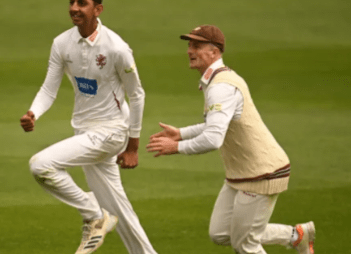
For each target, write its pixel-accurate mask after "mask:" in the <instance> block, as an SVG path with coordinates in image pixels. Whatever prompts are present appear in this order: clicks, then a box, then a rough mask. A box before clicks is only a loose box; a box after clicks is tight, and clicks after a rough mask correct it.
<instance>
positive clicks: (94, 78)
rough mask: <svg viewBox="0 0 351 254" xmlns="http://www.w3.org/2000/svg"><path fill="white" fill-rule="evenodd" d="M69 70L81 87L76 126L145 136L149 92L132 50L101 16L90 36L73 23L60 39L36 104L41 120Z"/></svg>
mask: <svg viewBox="0 0 351 254" xmlns="http://www.w3.org/2000/svg"><path fill="white" fill-rule="evenodd" d="M64 73H66V75H67V76H68V78H69V80H70V81H71V83H72V86H73V89H74V92H75V100H74V110H73V115H72V121H71V124H72V127H73V128H75V129H89V128H95V127H112V128H118V129H121V130H129V134H130V137H134V138H137V137H139V136H140V131H141V123H142V116H143V109H144V99H145V92H144V90H143V88H142V86H141V83H140V79H139V75H138V71H137V68H136V65H135V61H134V57H133V54H132V50H131V49H130V48H129V46H128V44H127V43H125V42H124V41H123V40H122V38H121V37H120V36H118V35H117V34H116V33H115V32H113V31H112V30H110V29H108V28H107V27H105V26H103V25H102V24H101V21H100V19H98V27H97V29H96V30H95V32H94V33H93V34H92V35H90V36H89V37H88V38H83V37H82V36H81V35H80V33H79V31H78V28H77V27H73V28H71V29H69V30H67V31H65V32H64V33H62V34H60V35H59V36H57V37H56V38H55V39H54V42H53V44H52V48H51V54H50V60H49V67H48V71H47V75H46V79H45V81H44V83H43V85H42V86H41V88H40V90H39V92H38V93H37V95H36V97H35V99H34V101H33V103H32V106H31V108H30V110H31V111H33V113H34V115H35V117H36V119H38V118H39V117H40V116H41V115H42V114H43V113H44V112H46V111H47V110H48V109H49V108H50V107H51V105H52V104H53V102H54V100H55V99H56V95H57V92H58V89H59V87H60V85H61V81H62V76H63V74H64ZM125 95H127V96H128V98H129V106H130V110H129V106H128V104H127V102H126V101H125Z"/></svg>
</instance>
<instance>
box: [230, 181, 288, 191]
mask: <svg viewBox="0 0 351 254" xmlns="http://www.w3.org/2000/svg"><path fill="white" fill-rule="evenodd" d="M226 184H227V185H228V186H230V187H231V188H233V189H236V190H241V191H248V192H252V193H256V194H261V195H272V194H276V193H281V192H283V191H285V190H287V189H288V184H289V177H284V178H278V179H272V180H262V181H258V182H243V183H231V182H228V181H227V180H226Z"/></svg>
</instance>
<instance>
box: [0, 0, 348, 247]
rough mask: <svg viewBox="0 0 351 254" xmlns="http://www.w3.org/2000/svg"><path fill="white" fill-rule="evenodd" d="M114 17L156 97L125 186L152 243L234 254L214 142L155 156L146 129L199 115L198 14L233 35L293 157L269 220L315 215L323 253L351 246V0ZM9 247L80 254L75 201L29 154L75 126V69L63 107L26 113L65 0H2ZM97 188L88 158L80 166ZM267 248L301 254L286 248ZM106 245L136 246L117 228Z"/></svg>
mask: <svg viewBox="0 0 351 254" xmlns="http://www.w3.org/2000/svg"><path fill="white" fill-rule="evenodd" d="M105 2H106V3H105V11H104V13H103V14H102V16H101V20H102V22H103V24H105V25H107V26H108V27H110V28H111V29H113V30H114V31H116V32H117V33H118V34H120V35H121V36H122V37H123V38H124V39H125V40H126V41H127V42H128V43H129V44H130V46H131V47H132V48H133V50H134V55H135V59H136V61H137V65H138V68H139V74H140V76H141V79H142V82H143V86H144V89H145V91H146V106H145V113H144V122H143V131H142V138H141V147H140V165H139V167H138V168H137V169H135V170H126V171H122V172H121V174H122V179H123V182H124V187H125V189H126V192H127V194H128V196H129V198H130V200H131V202H132V204H133V206H134V209H135V210H136V212H137V214H138V215H139V218H140V220H141V223H142V225H143V226H144V228H145V230H146V232H147V234H148V236H149V238H150V240H151V242H152V243H153V245H154V247H155V249H156V250H157V251H158V252H159V253H160V254H162V253H167V254H182V253H192V254H197V253H198V254H200V253H201V254H212V253H219V254H221V253H223V254H224V253H233V251H232V250H231V248H230V247H219V246H216V245H214V244H213V243H212V242H211V241H210V240H209V237H208V233H207V232H208V224H209V219H210V214H211V211H212V207H213V204H214V201H215V199H216V196H217V194H218V192H219V189H220V188H221V185H222V183H223V179H224V170H223V168H222V164H221V162H220V159H219V156H218V153H217V152H212V153H209V154H206V155H200V156H181V155H176V156H173V157H163V158H162V157H161V158H157V159H155V158H153V157H152V155H151V154H147V153H146V149H145V146H146V144H147V141H148V137H149V136H150V135H151V134H152V133H154V132H156V131H158V130H159V127H158V124H157V123H158V122H159V121H162V122H165V123H168V124H172V125H175V126H178V127H181V126H186V125H189V124H194V123H198V122H201V121H202V103H203V95H202V93H201V92H199V91H198V89H197V82H198V79H199V74H198V73H197V72H196V71H192V70H189V69H188V58H187V55H186V50H187V43H186V42H184V41H181V40H180V39H179V35H180V34H182V33H187V32H189V31H190V30H191V29H192V28H194V27H196V26H197V25H201V24H215V25H217V26H219V27H220V28H221V29H222V31H223V32H224V33H225V35H226V37H227V49H226V52H225V54H224V60H225V62H226V64H227V65H228V66H230V67H232V68H233V69H235V70H236V71H237V72H238V73H239V74H240V75H241V76H243V77H244V78H245V79H246V81H247V83H248V84H249V86H250V89H251V93H252V96H253V99H254V101H255V103H256V106H257V107H258V109H259V111H260V112H261V115H262V117H263V119H264V121H265V122H266V124H267V125H268V127H269V128H270V130H271V131H272V132H273V134H274V135H275V137H276V138H277V140H278V141H279V142H280V144H281V145H282V146H283V147H284V148H285V150H286V151H287V153H288V155H289V157H290V159H291V164H292V175H291V178H290V179H291V180H290V185H289V190H288V191H287V192H284V193H283V194H281V195H280V197H279V200H278V203H277V206H276V209H275V212H274V214H273V216H272V222H275V223H284V224H291V225H294V224H296V223H299V222H306V221H309V220H314V222H315V224H316V227H317V239H316V246H315V251H316V253H317V254H323V253H325V254H330V253H333V254H339V253H343V254H344V253H351V251H350V247H349V246H350V243H349V239H350V238H351V233H350V232H351V230H350V223H349V221H350V220H349V217H350V214H351V213H350V211H351V197H350V193H351V171H350V166H351V156H350V147H351V131H350V130H351V128H350V126H351V101H350V95H351V87H350V80H351V33H350V32H349V31H350V27H351V16H350V12H351V3H350V2H349V1H345V0H333V1H332V0H319V1H317V0H311V1H302V0H295V1H280V0H264V1H257V0H256V1H255V0H253V1H234V0H221V1H217V2H214V1H208V0H202V1H200V0H191V1H185V0H178V1H171V0H149V1H145V0H136V1H111V0H105ZM0 6H1V8H0V20H1V24H2V26H1V28H2V36H0V77H1V83H0V87H1V93H0V105H1V111H2V114H1V118H0V132H1V135H0V142H1V144H2V146H1V148H0V165H1V167H0V179H1V180H0V181H1V185H0V253H1V254H19V253H20V254H23V253H29V254H44V253H45V254H53V253H74V251H75V250H76V248H77V246H78V244H79V242H80V237H81V232H80V227H81V218H80V216H79V214H78V212H77V211H75V210H74V209H72V208H70V207H68V206H66V205H64V204H61V203H60V202H59V201H57V200H55V199H54V198H53V197H51V196H50V195H48V194H46V193H45V192H44V191H43V190H42V189H41V188H40V187H39V186H38V185H37V183H36V182H35V181H34V179H33V178H32V176H31V174H30V173H29V168H28V160H29V158H30V157H31V156H32V155H33V154H35V153H36V152H38V151H40V150H41V149H43V148H45V147H46V146H48V145H50V144H52V143H54V142H57V141H59V140H61V139H64V138H66V137H69V136H71V135H72V134H73V130H72V128H71V127H70V116H71V112H72V105H73V91H72V87H71V84H69V82H68V79H67V78H64V80H63V83H62V86H61V89H60V91H59V94H58V98H57V100H56V102H55V103H54V105H53V107H52V108H51V109H50V111H48V112H47V113H46V114H45V115H44V116H43V117H42V118H41V119H40V120H39V121H38V123H37V126H36V130H35V131H34V132H33V133H24V132H23V131H22V129H21V128H20V126H19V118H20V117H21V116H22V115H23V114H24V113H25V112H26V111H27V109H28V108H29V107H30V104H31V102H32V100H33V98H34V96H35V94H36V93H37V91H38V89H39V87H40V86H41V84H42V82H43V80H44V77H45V73H46V69H47V60H48V56H49V51H50V47H51V43H52V40H53V38H54V37H55V36H57V35H58V34H59V33H61V32H63V31H64V30H66V29H68V28H70V27H71V22H70V19H69V16H68V13H67V11H68V1H44V0H35V1H34V0H26V1H20V0H13V1H7V2H5V1H2V2H1V3H0ZM70 172H71V173H72V175H73V177H74V178H75V179H76V181H77V183H78V184H79V185H80V186H82V187H83V188H84V189H86V184H85V180H84V175H83V174H82V172H81V170H80V169H79V168H74V169H70ZM266 250H267V252H268V253H270V254H282V253H295V251H294V250H285V249H284V248H283V247H279V246H269V247H267V248H266ZM96 253H97V254H98V253H101V254H102V253H106V254H108V253H119V254H126V253H127V251H126V249H125V248H124V246H123V244H122V242H121V240H120V239H119V237H118V236H117V235H116V234H110V235H108V236H107V239H106V242H105V244H104V245H103V246H102V247H101V249H99V250H98V251H97V252H96Z"/></svg>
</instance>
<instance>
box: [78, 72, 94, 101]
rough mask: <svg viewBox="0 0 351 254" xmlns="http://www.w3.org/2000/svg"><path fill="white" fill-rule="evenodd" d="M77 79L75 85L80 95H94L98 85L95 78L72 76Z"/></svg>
mask: <svg viewBox="0 0 351 254" xmlns="http://www.w3.org/2000/svg"><path fill="white" fill-rule="evenodd" d="M74 78H75V79H76V81H77V86H78V89H79V91H80V92H81V94H82V95H84V96H87V97H94V96H95V95H96V94H97V90H98V85H97V81H96V79H87V78H81V77H79V78H78V77H74Z"/></svg>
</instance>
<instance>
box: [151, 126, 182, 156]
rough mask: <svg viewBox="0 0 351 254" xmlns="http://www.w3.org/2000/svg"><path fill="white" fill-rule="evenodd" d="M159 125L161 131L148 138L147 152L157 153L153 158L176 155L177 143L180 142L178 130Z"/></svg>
mask: <svg viewBox="0 0 351 254" xmlns="http://www.w3.org/2000/svg"><path fill="white" fill-rule="evenodd" d="M159 125H160V127H161V128H163V130H162V131H160V132H158V133H156V134H153V135H151V136H150V140H149V144H148V145H147V146H146V149H147V151H148V152H149V153H152V152H157V153H156V154H155V155H154V156H155V157H158V156H161V155H170V154H175V153H178V141H179V140H182V138H181V136H180V131H179V129H178V128H175V127H173V126H171V125H167V124H164V123H159Z"/></svg>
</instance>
